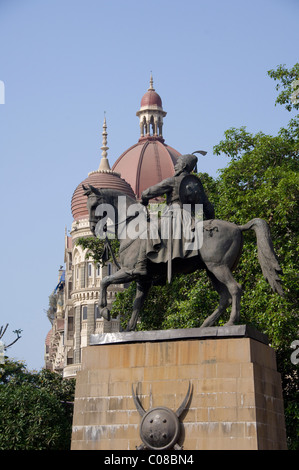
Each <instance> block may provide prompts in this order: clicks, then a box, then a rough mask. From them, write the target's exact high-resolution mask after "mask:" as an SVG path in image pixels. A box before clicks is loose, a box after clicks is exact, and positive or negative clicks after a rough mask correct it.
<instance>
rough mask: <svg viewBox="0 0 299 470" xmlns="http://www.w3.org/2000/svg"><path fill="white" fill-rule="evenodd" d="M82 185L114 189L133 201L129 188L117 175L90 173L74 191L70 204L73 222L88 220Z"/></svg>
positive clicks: (99, 172) (133, 196)
mask: <svg viewBox="0 0 299 470" xmlns="http://www.w3.org/2000/svg"><path fill="white" fill-rule="evenodd" d="M83 184H84V186H87V185H88V184H91V185H92V186H94V187H95V188H97V189H104V188H105V189H116V190H118V191H121V192H122V193H124V194H126V195H127V196H130V197H132V198H133V199H135V194H134V191H133V190H132V188H131V186H130V185H129V184H128V183H127V182H126V181H125V180H124V179H123V178H121V177H120V176H119V175H117V174H115V173H113V172H111V173H109V172H101V171H94V172H91V173H90V174H89V176H88V178H86V179H85V180H84V181H82V183H80V184H79V185H78V186H77V188H76V189H75V191H74V194H73V197H72V204H71V207H72V214H73V218H74V220H79V219H87V218H88V209H87V204H86V203H87V197H86V196H84V190H83V188H82V185H83Z"/></svg>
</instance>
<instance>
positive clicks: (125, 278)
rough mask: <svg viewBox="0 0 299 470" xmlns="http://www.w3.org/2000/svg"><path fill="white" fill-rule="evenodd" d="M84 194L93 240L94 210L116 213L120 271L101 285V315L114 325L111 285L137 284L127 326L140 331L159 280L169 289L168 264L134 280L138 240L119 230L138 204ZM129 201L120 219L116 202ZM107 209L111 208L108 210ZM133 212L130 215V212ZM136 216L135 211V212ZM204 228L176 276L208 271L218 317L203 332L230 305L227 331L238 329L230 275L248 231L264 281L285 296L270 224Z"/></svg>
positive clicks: (236, 290)
mask: <svg viewBox="0 0 299 470" xmlns="http://www.w3.org/2000/svg"><path fill="white" fill-rule="evenodd" d="M83 189H84V194H85V195H86V196H87V197H88V200H87V207H88V210H89V223H90V230H91V231H92V233H93V234H95V230H96V226H97V224H98V223H99V221H100V218H101V217H100V216H98V215H97V214H96V212H97V211H96V209H97V207H98V206H100V205H103V204H104V205H110V206H112V207H113V208H114V210H115V214H116V218H115V228H116V234H115V235H116V237H117V238H118V239H119V242H120V246H119V256H118V262H119V267H120V269H119V270H118V271H117V272H116V273H115V274H112V275H110V276H106V277H105V278H104V279H103V280H102V281H101V284H100V296H99V309H100V312H101V314H102V316H103V317H104V318H106V319H110V312H109V310H108V309H107V288H108V286H110V285H111V284H124V283H130V282H132V281H136V297H135V300H134V303H133V311H132V315H131V318H130V320H129V322H128V325H127V331H132V330H134V329H135V328H136V324H137V320H138V316H139V313H140V311H141V309H142V306H143V304H144V301H145V299H146V296H147V294H148V292H149V289H150V287H151V286H152V285H153V280H154V279H157V278H159V280H160V283H163V282H164V283H165V282H166V279H167V265H166V264H165V263H155V262H152V261H151V260H150V259H148V261H147V274H146V275H144V276H142V275H138V274H134V266H135V265H136V263H137V257H138V253H139V246H140V245H139V244H140V242H141V241H140V239H139V238H136V239H133V240H132V238H130V237H128V236H126V237H125V238H120V237H119V233H120V230H121V227H124V226H126V225H127V224H128V223H129V220H132V219H134V214H133V215H131V217H126V214H127V213H128V212H127V211H128V210H129V208H130V206H132V205H133V204H136V200H134V199H132V198H130V197H129V196H126V195H124V194H123V193H121V192H119V191H116V190H110V189H96V188H94V187H93V186H91V185H89V186H88V187H84V186H83ZM119 196H122V198H123V200H125V204H126V208H125V209H126V210H123V211H121V212H122V213H121V214H119V213H118V211H117V209H118V197H119ZM104 207H107V206H104ZM129 212H130V211H129ZM131 212H132V211H131ZM202 223H203V243H202V246H201V248H199V249H198V251H197V254H196V255H195V256H192V257H189V258H177V259H174V260H173V261H172V272H173V273H174V274H175V273H191V272H194V271H196V270H198V269H205V270H206V272H207V274H208V276H209V278H210V279H211V282H212V284H213V287H214V288H215V290H216V291H217V292H218V294H219V304H218V306H217V308H216V309H215V311H214V312H213V313H212V314H211V315H210V316H209V317H207V318H206V319H205V321H204V322H203V324H202V325H201V326H202V327H208V326H212V325H213V324H214V323H215V322H216V320H217V319H218V318H219V317H220V315H221V314H222V313H223V312H224V311H225V310H226V308H227V307H228V306H229V305H231V306H232V309H231V314H230V318H229V320H228V322H227V323H226V325H234V324H235V323H237V322H238V321H239V317H240V300H241V286H240V285H239V284H238V283H237V282H236V280H235V279H234V277H233V275H232V272H233V270H234V269H235V268H236V266H237V264H238V262H239V259H240V256H241V253H242V247H243V233H242V232H244V231H247V230H250V229H252V230H254V231H255V234H256V239H257V248H258V259H259V262H260V266H261V269H262V272H263V275H264V277H265V279H266V280H267V281H268V283H269V284H270V286H271V288H272V290H273V291H274V292H277V293H278V294H280V295H283V290H282V286H281V280H280V278H279V273H280V272H281V268H280V266H279V264H278V261H277V259H276V255H275V252H274V249H273V244H272V240H271V235H270V229H269V226H268V224H267V222H266V221H265V220H263V219H259V218H255V219H252V220H250V221H249V222H247V223H246V224H245V225H236V224H234V223H231V222H227V221H224V220H217V219H213V220H205V221H203V222H202Z"/></svg>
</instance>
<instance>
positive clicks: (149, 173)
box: [112, 138, 181, 198]
mask: <svg viewBox="0 0 299 470" xmlns="http://www.w3.org/2000/svg"><path fill="white" fill-rule="evenodd" d="M180 155H181V154H180V153H179V152H178V151H177V150H175V149H174V148H172V147H170V146H169V145H166V144H164V143H163V142H161V140H160V139H157V138H156V139H150V138H148V139H140V140H139V142H137V144H135V145H133V146H132V147H130V148H129V149H128V150H126V151H125V152H124V153H123V154H122V155H121V156H120V157H119V158H118V160H117V161H116V162H115V164H114V165H113V167H112V169H113V170H115V171H117V172H118V173H120V174H121V176H122V177H123V178H124V179H125V180H126V181H127V182H128V183H129V184H130V186H131V187H132V188H133V191H134V192H135V194H136V196H137V198H140V197H141V193H142V191H144V190H145V189H147V188H149V187H150V186H153V185H154V184H157V183H159V182H160V181H162V180H164V179H165V178H168V177H170V176H173V175H174V165H175V163H176V161H177V159H178V157H179V156H180Z"/></svg>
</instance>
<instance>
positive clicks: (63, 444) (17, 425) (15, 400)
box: [0, 358, 75, 450]
mask: <svg viewBox="0 0 299 470" xmlns="http://www.w3.org/2000/svg"><path fill="white" fill-rule="evenodd" d="M1 370H2V372H1V375H0V450H69V448H70V439H71V426H72V414H73V400H74V387H75V382H74V380H65V379H63V378H62V377H61V376H59V375H58V374H56V373H54V372H51V371H48V370H41V371H40V372H35V373H34V372H29V371H27V369H26V367H25V365H24V364H23V363H22V362H18V361H12V360H9V359H8V358H6V361H5V364H4V365H2V369H1Z"/></svg>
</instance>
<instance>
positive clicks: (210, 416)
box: [71, 325, 286, 450]
mask: <svg viewBox="0 0 299 470" xmlns="http://www.w3.org/2000/svg"><path fill="white" fill-rule="evenodd" d="M92 340H93V345H92V346H88V347H86V348H84V349H83V351H82V356H83V357H82V370H81V371H80V372H79V373H78V375H77V380H76V393H75V406H74V417H73V433H72V447H71V448H72V449H73V450H135V449H136V447H138V446H139V445H140V444H141V439H140V435H139V431H140V422H141V417H140V415H139V412H138V410H137V409H136V405H135V403H134V399H133V396H132V386H134V387H135V389H136V390H137V389H138V390H137V391H138V397H139V399H140V401H141V403H142V406H143V408H144V410H146V411H148V410H149V409H152V408H154V407H167V408H169V409H171V410H173V411H175V410H177V409H178V407H179V406H180V404H181V403H182V401H183V399H184V397H185V395H186V390H187V388H188V384H189V383H190V384H191V385H192V390H193V392H192V398H191V400H190V403H189V404H188V409H186V410H185V412H184V415H183V418H182V420H181V424H180V426H181V427H182V429H181V433H180V439H179V442H178V444H179V445H180V446H183V448H184V450H226V449H235V450H246V449H247V450H255V449H260V450H262V449H263V450H267V449H269V450H270V449H271V450H277V449H286V433H285V423H284V408H283V397H282V387H281V379H280V374H279V373H278V372H277V367H276V357H275V351H274V350H273V349H272V348H271V347H270V346H269V345H268V341H267V338H266V336H265V335H263V334H261V333H260V332H258V331H257V330H255V329H253V328H250V327H248V326H245V325H239V326H232V327H215V328H214V327H212V328H202V329H201V328H195V329H185V330H168V331H155V332H153V331H150V332H124V333H113V334H111V333H107V334H105V335H93V338H92ZM96 341H98V343H96Z"/></svg>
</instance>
